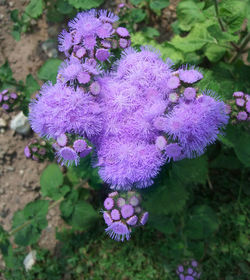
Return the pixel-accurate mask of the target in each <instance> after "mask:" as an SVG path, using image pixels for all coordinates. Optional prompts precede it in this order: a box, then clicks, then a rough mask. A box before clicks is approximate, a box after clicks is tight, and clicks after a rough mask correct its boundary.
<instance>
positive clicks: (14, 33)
mask: <svg viewBox="0 0 250 280" xmlns="http://www.w3.org/2000/svg"><path fill="white" fill-rule="evenodd" d="M11 35H12V37H13V38H14V39H15V40H16V41H17V42H18V41H20V39H21V31H20V27H19V25H18V26H17V25H14V26H13V29H12V31H11Z"/></svg>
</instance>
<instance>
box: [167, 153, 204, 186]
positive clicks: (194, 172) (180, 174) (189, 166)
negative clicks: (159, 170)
mask: <svg viewBox="0 0 250 280" xmlns="http://www.w3.org/2000/svg"><path fill="white" fill-rule="evenodd" d="M207 174H208V166H207V157H206V156H205V155H203V156H201V157H198V158H195V159H183V160H181V161H178V162H173V167H172V170H171V172H170V177H171V178H172V179H173V180H176V178H178V179H179V180H181V181H182V182H183V184H188V183H196V184H198V183H200V184H205V182H206V179H207Z"/></svg>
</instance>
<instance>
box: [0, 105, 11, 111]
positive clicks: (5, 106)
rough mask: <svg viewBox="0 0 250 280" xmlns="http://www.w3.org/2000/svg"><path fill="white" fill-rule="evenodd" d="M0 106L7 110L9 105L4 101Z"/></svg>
mask: <svg viewBox="0 0 250 280" xmlns="http://www.w3.org/2000/svg"><path fill="white" fill-rule="evenodd" d="M2 108H3V109H4V110H6V111H7V110H9V108H10V106H9V105H8V104H5V103H4V104H3V105H2Z"/></svg>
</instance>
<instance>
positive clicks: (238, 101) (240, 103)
mask: <svg viewBox="0 0 250 280" xmlns="http://www.w3.org/2000/svg"><path fill="white" fill-rule="evenodd" d="M235 103H236V105H237V106H239V107H244V105H245V100H244V99H243V98H236V100H235Z"/></svg>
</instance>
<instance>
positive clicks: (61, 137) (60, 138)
mask: <svg viewBox="0 0 250 280" xmlns="http://www.w3.org/2000/svg"><path fill="white" fill-rule="evenodd" d="M67 141H68V139H67V136H66V135H65V134H64V133H63V134H61V135H59V136H58V137H57V138H56V142H57V143H58V145H60V146H61V147H64V146H66V144H67Z"/></svg>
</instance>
